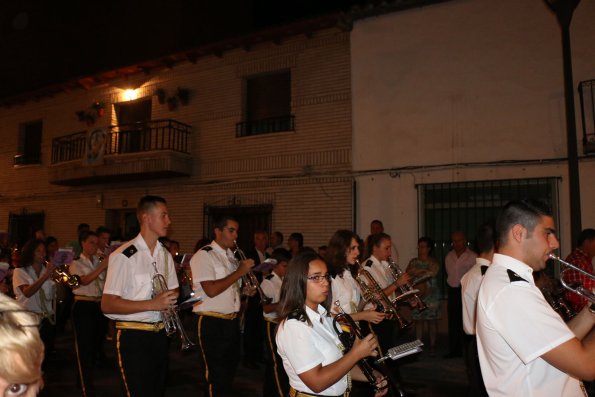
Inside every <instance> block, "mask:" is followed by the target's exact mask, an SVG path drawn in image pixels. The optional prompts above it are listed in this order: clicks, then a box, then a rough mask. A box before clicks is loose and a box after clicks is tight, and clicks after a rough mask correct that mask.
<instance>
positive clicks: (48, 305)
mask: <svg viewBox="0 0 595 397" xmlns="http://www.w3.org/2000/svg"><path fill="white" fill-rule="evenodd" d="M43 273H45V266H43V265H42V266H41V273H39V274H43ZM38 279H39V277H37V274H35V269H33V266H26V267H17V268H16V269H14V273H13V274H12V288H13V292H14V295H15V297H16V300H17V302H20V303H21V304H22V305H23V306H25V308H26V309H27V310H31V311H32V312H35V313H44V314H46V315H51V314H54V305H53V301H54V299H55V296H56V283H54V282H53V281H52V280H51V279H49V278H48V279H47V280H45V281H44V282H43V284H42V285H41V288H40V289H39V290H38V291H37V292H36V293H34V294H33V295H31V296H30V297H29V298H27V297H26V296H25V294H23V291H21V288H20V286H22V285H32V284H33V283H35V282H36V281H37V280H38Z"/></svg>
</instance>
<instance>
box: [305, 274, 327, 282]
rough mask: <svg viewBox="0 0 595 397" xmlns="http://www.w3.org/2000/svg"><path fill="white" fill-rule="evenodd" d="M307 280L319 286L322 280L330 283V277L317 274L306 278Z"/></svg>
mask: <svg viewBox="0 0 595 397" xmlns="http://www.w3.org/2000/svg"><path fill="white" fill-rule="evenodd" d="M307 279H308V280H310V281H314V282H315V283H319V284H320V283H322V281H323V280H326V281H327V282H329V283H330V281H331V275H330V274H325V275H324V276H321V275H319V274H317V275H315V276H308V277H307Z"/></svg>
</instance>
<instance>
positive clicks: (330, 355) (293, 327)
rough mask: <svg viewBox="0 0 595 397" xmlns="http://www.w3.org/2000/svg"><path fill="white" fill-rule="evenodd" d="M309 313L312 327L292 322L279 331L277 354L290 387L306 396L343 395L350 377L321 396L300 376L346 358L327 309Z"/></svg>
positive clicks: (281, 325)
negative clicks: (317, 367) (319, 366)
mask: <svg viewBox="0 0 595 397" xmlns="http://www.w3.org/2000/svg"><path fill="white" fill-rule="evenodd" d="M306 314H307V315H308V318H309V319H310V321H311V322H312V326H310V325H308V323H306V322H304V321H299V320H297V319H288V320H286V321H284V322H282V323H281V324H280V325H279V328H278V330H277V337H276V341H277V352H278V353H279V356H280V357H281V359H282V360H283V367H284V368H285V372H286V373H287V376H288V377H289V384H290V385H291V387H293V388H294V389H295V390H297V391H301V392H305V393H311V394H318V395H326V396H338V395H341V394H343V393H345V390H347V375H345V376H343V377H342V378H341V379H340V380H339V381H338V382H337V383H335V384H334V385H332V386H331V387H329V388H328V389H325V390H323V391H322V392H320V393H314V392H313V391H312V390H310V388H308V386H306V385H305V384H304V382H302V380H301V379H300V377H299V376H298V375H299V374H301V373H304V372H306V371H308V370H311V369H312V368H314V367H316V366H317V365H319V364H320V365H322V366H326V365H329V364H332V363H334V362H335V361H337V360H339V359H340V358H341V357H343V353H342V351H341V349H340V348H339V346H340V344H341V342H340V341H339V337H338V336H337V334H336V332H335V330H334V329H333V325H332V318H331V317H328V316H327V315H326V310H325V309H324V307H322V306H320V305H319V306H318V312H315V311H314V310H312V309H310V308H309V307H306ZM321 320H322V322H321Z"/></svg>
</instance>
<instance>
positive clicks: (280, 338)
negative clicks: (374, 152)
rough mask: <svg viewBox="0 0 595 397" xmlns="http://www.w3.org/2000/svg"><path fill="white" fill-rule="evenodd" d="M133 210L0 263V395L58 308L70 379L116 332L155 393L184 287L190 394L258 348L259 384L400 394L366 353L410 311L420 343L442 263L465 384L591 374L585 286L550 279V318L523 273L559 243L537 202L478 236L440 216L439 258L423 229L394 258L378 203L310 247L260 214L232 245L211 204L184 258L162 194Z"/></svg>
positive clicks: (500, 387) (580, 260)
mask: <svg viewBox="0 0 595 397" xmlns="http://www.w3.org/2000/svg"><path fill="white" fill-rule="evenodd" d="M137 218H138V221H139V225H140V232H139V234H138V235H137V236H136V237H134V238H133V239H131V240H130V241H127V242H124V243H120V244H115V245H114V244H111V239H110V237H111V233H110V231H109V230H108V229H107V228H105V227H99V228H97V229H96V231H92V230H90V228H89V226H88V225H86V224H81V225H79V228H78V230H77V232H78V236H79V238H78V239H77V240H76V241H72V242H70V243H68V246H69V247H70V248H69V249H67V250H65V249H58V247H59V245H58V244H57V240H56V239H55V238H53V237H47V238H44V237H45V236H43V235H41V234H39V233H38V234H37V235H36V236H35V237H36V238H34V239H32V240H31V241H29V242H27V243H26V244H25V245H24V246H23V248H22V250H21V255H20V260H19V261H18V264H16V263H15V264H14V265H16V266H13V267H14V268H13V269H11V268H7V269H4V267H0V271H2V272H3V273H1V274H2V275H4V277H3V279H2V280H1V281H2V283H1V284H0V285H4V287H3V289H2V291H1V292H2V293H4V294H7V295H12V297H13V298H14V299H10V298H8V297H6V296H5V295H0V298H1V299H0V334H2V335H4V334H5V333H6V334H8V333H10V334H11V335H13V336H14V337H15V338H17V337H18V338H20V339H19V342H18V343H16V342H15V343H16V345H17V347H14V346H15V343H13V342H9V345H6V346H10V348H9V349H7V350H5V349H0V353H1V354H0V363H6V362H8V361H9V358H7V357H12V360H13V363H12V364H10V365H8V366H7V367H2V370H0V387H4V388H5V389H6V390H10V391H12V392H14V393H13V394H9V395H36V393H37V391H38V390H39V389H40V388H41V387H42V386H43V378H42V372H41V371H42V368H43V357H44V352H45V356H46V357H47V356H48V355H51V354H52V352H53V350H54V339H55V337H56V333H57V332H64V328H65V324H66V323H67V322H68V321H70V322H71V324H72V331H73V335H74V343H75V346H74V347H75V352H76V358H77V371H78V382H80V389H81V394H82V395H83V396H94V395H96V391H95V387H94V372H95V366H96V365H97V364H98V363H99V362H101V360H104V359H105V354H104V352H103V345H104V343H105V340H106V339H112V340H113V341H114V343H115V348H116V354H117V363H116V367H117V368H116V369H115V370H114V376H118V377H119V378H120V379H121V384H122V388H123V391H124V393H125V395H128V396H163V395H164V393H165V388H166V379H167V376H168V354H169V345H170V343H171V342H170V339H169V338H168V336H171V334H173V333H175V332H180V331H183V328H184V323H183V322H182V321H180V316H181V315H182V313H180V312H179V311H178V309H177V306H176V305H177V303H179V302H181V301H185V300H186V299H187V298H189V297H191V298H192V297H193V298H192V299H191V300H192V302H193V304H192V307H191V312H192V313H193V319H194V326H195V327H196V328H195V329H196V330H197V333H196V336H197V340H196V349H197V350H198V360H199V363H200V369H201V371H200V381H201V384H202V385H203V386H204V395H205V396H228V395H232V393H233V384H234V383H233V380H234V377H235V374H236V371H237V369H238V366H239V365H240V363H242V365H244V366H246V367H247V368H251V369H256V368H259V367H260V366H262V365H264V367H265V368H264V371H265V380H264V384H263V389H262V393H263V395H264V396H265V397H268V396H279V397H284V396H288V395H289V396H291V397H295V396H311V395H325V396H340V395H346V393H349V394H350V395H352V396H375V397H380V396H382V395H394V396H407V395H410V394H411V392H410V391H409V390H407V388H406V387H404V386H403V382H402V379H401V375H400V370H399V361H398V360H395V361H391V360H388V361H385V362H384V363H383V364H379V362H377V361H376V360H375V358H378V357H380V356H383V355H384V354H386V353H387V351H388V350H389V349H390V348H392V347H394V346H397V345H398V344H400V343H402V342H403V335H404V334H405V329H407V328H409V327H410V326H413V327H414V328H415V336H416V337H417V339H419V340H422V341H423V342H424V344H425V346H426V348H427V350H428V351H429V352H428V353H429V356H430V357H434V355H435V352H436V343H437V342H436V341H437V334H438V323H439V320H440V318H441V317H440V316H441V313H442V308H441V301H442V298H443V292H444V289H443V287H442V285H441V281H440V280H441V278H440V277H439V274H440V273H441V271H443V272H444V276H445V279H446V295H447V298H448V299H447V308H446V312H447V313H448V332H449V339H448V342H449V343H448V349H449V350H448V353H447V355H446V356H445V358H449V359H450V358H454V357H462V356H463V355H464V357H465V363H466V367H467V371H468V377H469V390H470V395H473V396H476V395H477V396H480V395H491V396H499V395H501V396H513V395H518V396H532V395H534V396H542V395H547V396H549V395H552V396H554V395H556V396H559V395H564V396H582V395H586V393H590V392H592V391H589V387H591V386H592V385H590V384H589V383H588V382H583V381H581V380H585V381H591V380H592V379H593V378H594V377H595V368H594V366H595V360H594V358H595V357H594V355H595V336H594V332H593V325H594V324H595V314H594V313H593V311H594V308H593V304H592V300H590V299H589V297H588V296H587V297H585V296H577V295H576V294H574V293H570V295H568V296H567V297H564V296H563V294H561V293H559V292H556V294H557V295H558V296H560V299H568V305H569V306H570V307H571V308H572V311H573V314H574V315H573V316H572V319H570V318H563V316H562V315H561V314H560V313H559V310H558V307H557V305H552V304H551V301H548V300H546V295H547V294H546V292H545V291H544V290H543V289H540V287H539V286H538V284H539V283H536V281H535V278H534V274H535V273H538V272H542V271H543V270H544V268H545V266H546V261H547V260H549V259H550V256H549V255H550V254H551V253H552V252H553V251H554V250H556V249H557V248H558V240H557V238H556V235H555V225H554V224H553V218H552V216H551V213H550V212H549V210H548V209H547V207H545V206H544V205H543V204H542V203H540V202H534V201H517V202H511V203H509V204H507V205H506V206H505V207H504V208H503V209H502V212H501V214H500V215H499V218H498V220H497V221H496V222H495V223H486V224H484V225H481V226H480V227H479V229H478V232H477V235H476V239H475V243H476V247H477V252H475V251H473V250H471V249H470V244H469V243H468V242H467V239H466V236H465V234H464V233H463V232H461V231H455V232H453V233H452V235H451V240H452V251H450V252H449V253H448V254H447V255H446V257H445V258H444V267H442V266H441V262H440V260H439V259H437V258H435V257H434V255H433V253H432V251H433V248H434V242H433V240H432V239H431V238H429V237H420V238H419V240H418V245H417V248H418V254H417V256H416V257H414V258H412V259H411V260H410V261H409V262H404V263H403V265H402V266H400V265H399V264H398V262H397V260H398V258H397V254H396V250H395V249H394V245H393V244H394V241H393V239H392V237H391V236H390V235H388V234H387V233H385V232H384V226H383V224H382V222H381V221H379V220H374V221H372V222H371V225H370V234H369V235H368V236H367V238H366V239H365V240H363V239H361V238H360V237H359V236H358V235H357V234H356V233H354V232H353V231H350V230H337V231H336V232H335V233H334V234H333V235H332V236H331V237H330V239H329V242H328V244H327V245H324V246H320V247H318V249H317V250H315V249H313V248H310V247H307V246H304V237H303V235H302V234H301V233H292V234H291V235H290V236H289V238H288V239H287V246H284V245H283V234H282V233H281V232H278V231H277V232H274V233H273V234H271V235H270V239H269V234H268V233H267V232H266V231H264V230H257V231H255V232H254V235H253V236H252V237H253V247H251V249H250V250H248V251H247V252H246V253H244V252H243V251H242V250H241V249H240V248H239V247H238V246H237V243H236V240H237V239H238V233H239V230H240V226H241V225H240V224H239V222H238V221H237V220H236V219H234V218H233V217H231V216H222V217H218V218H217V219H214V222H213V230H212V238H211V239H201V240H200V241H198V242H197V244H196V246H195V250H194V251H195V252H194V253H193V254H192V255H189V257H191V258H190V259H188V258H185V257H184V256H182V255H179V251H180V246H179V243H177V242H176V241H174V240H171V239H168V238H167V235H168V229H169V226H170V224H171V220H170V218H169V213H168V209H167V203H166V201H165V199H163V198H162V197H158V196H144V197H142V198H141V199H140V201H139V204H138V207H137ZM65 252H66V253H65ZM60 254H62V255H60ZM593 256H595V230H593V229H586V230H585V231H583V232H582V233H581V236H580V238H579V241H578V245H577V247H576V249H575V250H574V251H573V252H572V253H571V255H569V257H568V258H567V261H568V262H571V263H573V264H576V265H577V266H578V267H580V268H581V269H583V270H584V271H585V272H586V273H587V274H592V273H593V268H592V259H593ZM56 274H58V276H56ZM8 276H10V277H8ZM564 277H565V278H567V280H566V281H568V282H569V283H572V284H573V285H576V284H577V283H580V284H581V285H582V286H584V288H585V289H587V290H589V291H592V290H593V287H594V285H593V283H594V280H593V278H592V277H588V276H586V275H585V273H583V272H579V271H576V270H573V269H569V271H566V272H564ZM9 279H10V281H11V284H12V285H11V288H6V286H7V285H8V284H7V283H6V281H7V280H9ZM345 319H347V321H345ZM565 320H566V321H565ZM180 328H182V329H180ZM21 333H22V335H21ZM346 335H348V336H347V339H346ZM6 340H9V339H6ZM15 340H16V339H15ZM10 343H12V344H10ZM3 344H4V337H3V338H2V341H0V348H2V346H3ZM18 344H22V345H23V346H25V345H26V346H29V345H30V346H32V347H31V349H30V351H28V350H24V348H21V347H18ZM241 354H243V356H241ZM14 357H20V358H19V359H17V360H16V361H14V360H15V359H14ZM14 362H16V364H14ZM3 382H5V383H3ZM2 390H4V389H2ZM19 390H22V393H21V394H18V393H17V392H18V391H19ZM25 393H28V394H25Z"/></svg>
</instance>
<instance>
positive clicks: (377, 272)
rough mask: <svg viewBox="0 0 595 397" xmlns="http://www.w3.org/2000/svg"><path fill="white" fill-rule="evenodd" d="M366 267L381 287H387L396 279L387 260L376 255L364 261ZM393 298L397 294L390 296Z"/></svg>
mask: <svg viewBox="0 0 595 397" xmlns="http://www.w3.org/2000/svg"><path fill="white" fill-rule="evenodd" d="M364 269H366V270H367V271H368V272H370V274H371V275H372V277H374V280H376V282H377V283H378V286H380V288H382V289H385V288H386V287H388V286H389V285H391V284H393V283H394V282H395V279H394V277H393V275H392V273H391V271H390V269H389V265H388V262H387V261H380V260H378V259H377V258H376V257H375V256H374V255H372V256H370V257H369V258H368V260H366V261H365V262H364ZM389 298H391V299H395V294H394V293H393V294H391V296H389Z"/></svg>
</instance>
